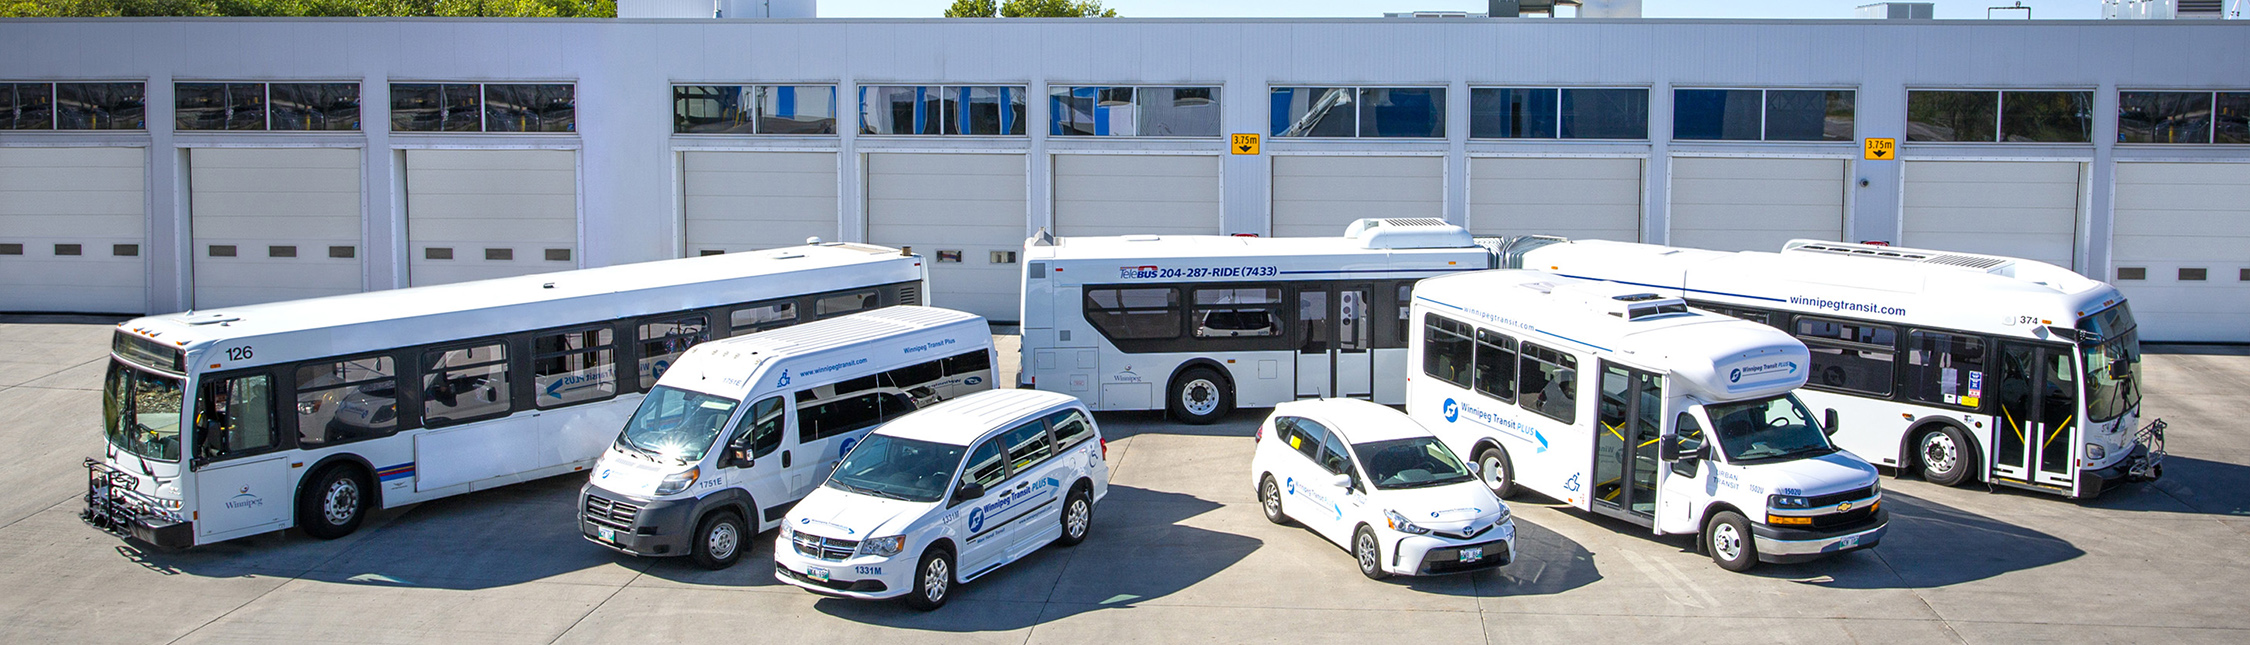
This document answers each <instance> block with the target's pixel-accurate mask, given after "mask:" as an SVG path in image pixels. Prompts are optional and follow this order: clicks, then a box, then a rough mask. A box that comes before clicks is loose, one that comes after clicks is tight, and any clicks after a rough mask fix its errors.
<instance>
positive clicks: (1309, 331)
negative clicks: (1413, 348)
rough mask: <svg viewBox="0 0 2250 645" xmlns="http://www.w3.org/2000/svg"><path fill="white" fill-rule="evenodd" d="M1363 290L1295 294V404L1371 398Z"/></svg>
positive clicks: (1315, 289) (1313, 289) (1309, 289)
mask: <svg viewBox="0 0 2250 645" xmlns="http://www.w3.org/2000/svg"><path fill="white" fill-rule="evenodd" d="M1368 289H1369V287H1368V286H1367V285H1351V286H1344V287H1334V286H1325V285H1324V286H1306V287H1302V288H1300V289H1299V290H1298V291H1297V321H1298V323H1299V324H1300V325H1301V328H1302V331H1300V332H1299V333H1300V334H1302V336H1300V340H1301V341H1302V342H1300V343H1299V345H1298V347H1297V397H1298V398H1340V397H1355V398H1363V399H1365V398H1372V397H1373V396H1374V395H1375V387H1374V384H1375V353H1374V351H1373V349H1372V348H1373V347H1374V342H1373V338H1372V336H1371V334H1372V333H1373V331H1374V326H1373V324H1372V322H1371V321H1370V320H1369V316H1370V314H1371V313H1372V312H1371V311H1369V307H1368V304H1369V291H1368Z"/></svg>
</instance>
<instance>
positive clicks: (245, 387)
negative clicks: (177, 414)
mask: <svg viewBox="0 0 2250 645" xmlns="http://www.w3.org/2000/svg"><path fill="white" fill-rule="evenodd" d="M195 401H196V410H195V434H196V436H195V456H196V458H197V459H198V460H199V461H206V462H208V461H215V460H220V459H229V458H233V457H240V456H243V455H249V454H256V453H260V452H265V451H267V450H271V449H273V448H275V447H277V446H279V445H281V430H280V428H279V427H278V424H276V423H274V422H275V418H274V409H273V377H271V376H268V375H265V374H252V375H248V376H237V377H233V378H220V379H212V378H208V377H206V378H205V379H204V381H203V385H202V387H200V388H197V391H196V393H195Z"/></svg>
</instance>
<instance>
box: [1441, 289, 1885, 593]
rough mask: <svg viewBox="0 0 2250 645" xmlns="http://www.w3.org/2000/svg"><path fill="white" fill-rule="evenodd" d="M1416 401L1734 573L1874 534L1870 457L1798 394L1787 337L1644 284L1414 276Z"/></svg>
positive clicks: (1531, 473) (1493, 450)
mask: <svg viewBox="0 0 2250 645" xmlns="http://www.w3.org/2000/svg"><path fill="white" fill-rule="evenodd" d="M1413 313H1414V316H1415V319H1416V320H1418V321H1419V322H1420V325H1419V326H1417V327H1416V328H1415V335H1414V339H1413V341H1414V342H1413V347H1412V348H1411V349H1412V352H1413V355H1412V357H1413V359H1414V361H1415V364H1416V365H1418V366H1419V367H1420V370H1419V371H1420V373H1419V374H1416V375H1414V376H1413V377H1412V380H1411V381H1410V382H1409V383H1408V384H1407V403H1406V408H1407V412H1408V414H1410V415H1412V416H1413V417H1414V418H1415V419H1416V420H1419V421H1421V422H1422V424H1423V425H1425V426H1428V427H1430V428H1431V429H1432V430H1433V431H1434V432H1435V433H1436V434H1437V436H1438V437H1439V438H1441V439H1443V440H1445V442H1446V445H1447V446H1449V447H1451V448H1453V450H1454V451H1455V452H1457V453H1459V454H1463V455H1470V456H1471V459H1473V460H1475V462H1476V463H1477V465H1478V469H1479V472H1480V476H1481V477H1482V478H1483V480H1484V482H1485V484H1486V485H1487V486H1488V487H1490V488H1491V489H1492V491H1493V493H1494V494H1497V495H1499V496H1501V497H1506V496H1507V495H1508V494H1509V493H1510V492H1512V491H1513V489H1514V488H1515V487H1516V486H1523V487H1525V488H1528V489H1531V490H1534V491H1538V492H1539V493H1541V494H1545V495H1547V496H1550V497H1553V498H1556V499H1559V500H1562V501H1563V502H1564V503H1567V504H1570V505H1571V506H1575V507H1578V508H1581V509H1585V510H1588V511H1591V512H1593V513H1596V514H1599V515H1607V516H1611V517H1616V518H1619V519H1622V520H1625V521H1628V522H1632V523H1635V524H1639V525H1642V526H1647V527H1650V528H1652V529H1654V531H1655V532H1656V533H1657V534H1659V535H1664V534H1693V535H1698V536H1699V537H1698V541H1699V543H1700V545H1701V547H1702V548H1704V549H1706V550H1708V552H1709V553H1710V555H1711V558H1712V559H1713V560H1715V561H1717V562H1718V563H1719V565H1720V566H1723V567H1725V568H1727V569H1730V570H1734V571H1743V570H1747V569H1749V568H1751V567H1753V566H1756V565H1757V563H1758V562H1761V561H1763V562H1793V561H1798V560H1805V559H1811V558H1814V557H1819V556H1822V555H1827V554H1831V553H1838V552H1843V551H1850V550H1854V549H1864V548H1868V547H1872V546H1875V543H1876V542H1877V541H1878V540H1881V539H1882V537H1883V532H1884V529H1885V527H1886V518H1887V515H1886V513H1885V512H1884V511H1883V509H1882V508H1881V501H1882V489H1881V488H1880V486H1879V483H1878V480H1877V478H1876V476H1875V467H1874V466H1870V465H1868V463H1867V462H1865V461H1862V460H1860V458H1859V457H1857V456H1854V455H1852V454H1851V453H1849V452H1845V451H1842V450H1839V449H1837V448H1836V447H1834V446H1831V445H1830V444H1829V443H1828V439H1827V437H1826V436H1824V435H1823V433H1822V432H1821V427H1822V426H1821V424H1820V422H1819V421H1816V420H1815V419H1814V417H1813V414H1812V412H1811V411H1810V410H1808V409H1806V408H1805V405H1804V404H1803V403H1801V402H1799V401H1798V400H1797V397H1796V396H1795V395H1793V394H1791V392H1792V391H1794V390H1796V389H1797V388H1798V387H1799V386H1802V385H1804V383H1805V373H1806V371H1807V367H1808V366H1809V365H1810V363H1809V359H1810V357H1809V356H1808V355H1807V352H1806V350H1805V345H1804V343H1800V342H1797V340H1796V339H1795V338H1792V337H1790V336H1789V335H1788V334H1784V333H1781V332H1780V331H1777V330H1775V329H1773V328H1770V327H1766V326H1764V325H1758V324H1755V323H1750V322H1746V321H1742V320H1737V319H1734V318H1729V317H1726V316H1721V315H1718V314H1712V313H1705V312H1697V311H1693V310H1690V309H1688V307H1687V303H1685V302H1682V301H1680V300H1679V299H1676V298H1665V297H1661V296H1657V295H1654V294H1651V293H1648V291H1647V290H1645V289H1640V288H1637V287H1632V286H1628V285H1621V284H1616V283H1610V282H1598V281H1593V280H1581V279H1576V278H1566V277H1559V276H1555V275H1551V274H1544V273H1539V272H1534V271H1518V270H1500V271H1484V272H1478V273H1467V274H1461V275H1454V276H1446V277H1442V278H1434V279H1430V280H1424V281H1422V283H1421V284H1420V285H1417V286H1416V287H1415V288H1414V307H1413Z"/></svg>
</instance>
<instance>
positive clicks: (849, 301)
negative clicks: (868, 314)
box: [813, 291, 876, 318]
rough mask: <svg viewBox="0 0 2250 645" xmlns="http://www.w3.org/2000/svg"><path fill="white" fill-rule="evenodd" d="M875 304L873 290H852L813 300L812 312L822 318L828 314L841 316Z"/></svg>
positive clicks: (872, 307)
mask: <svg viewBox="0 0 2250 645" xmlns="http://www.w3.org/2000/svg"><path fill="white" fill-rule="evenodd" d="M875 306H876V296H875V292H873V291H854V292H851V293H839V294H836V295H832V296H821V297H820V299H819V300H815V301H813V312H814V313H815V314H817V315H819V316H820V317H822V318H827V317H829V316H841V315H844V314H848V313H852V312H855V311H861V310H866V309H874V308H875Z"/></svg>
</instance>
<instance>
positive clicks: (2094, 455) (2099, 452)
mask: <svg viewBox="0 0 2250 645" xmlns="http://www.w3.org/2000/svg"><path fill="white" fill-rule="evenodd" d="M2107 456H2109V449H2108V448H2103V447H2102V445H2101V444H2098V443H2089V444H2086V460H2087V461H2100V460H2101V458H2103V457H2107Z"/></svg>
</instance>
